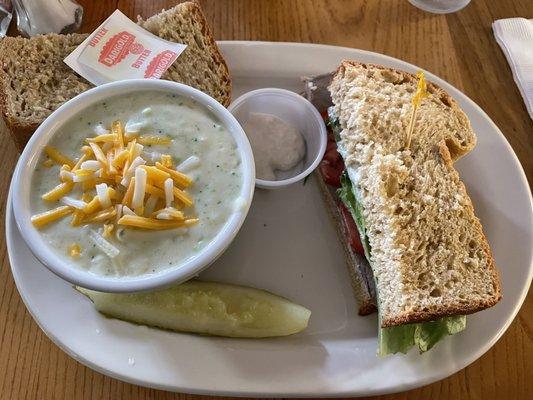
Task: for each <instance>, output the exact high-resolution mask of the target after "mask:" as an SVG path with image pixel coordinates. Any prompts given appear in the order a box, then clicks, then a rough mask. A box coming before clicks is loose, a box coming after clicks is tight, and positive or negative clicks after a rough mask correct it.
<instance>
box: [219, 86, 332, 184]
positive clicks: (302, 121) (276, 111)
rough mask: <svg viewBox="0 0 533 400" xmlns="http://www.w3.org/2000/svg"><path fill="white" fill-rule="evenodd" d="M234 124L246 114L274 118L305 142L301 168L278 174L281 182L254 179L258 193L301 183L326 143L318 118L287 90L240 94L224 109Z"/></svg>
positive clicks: (305, 104) (323, 130) (306, 102)
mask: <svg viewBox="0 0 533 400" xmlns="http://www.w3.org/2000/svg"><path fill="white" fill-rule="evenodd" d="M228 110H229V111H230V112H231V113H232V114H233V116H234V117H235V118H237V121H239V122H240V123H241V125H244V124H245V123H246V121H247V120H248V118H249V116H250V113H265V114H271V115H275V116H276V117H278V118H280V119H282V120H283V121H285V122H286V123H288V124H290V125H292V126H294V127H295V128H296V129H298V130H299V131H300V133H301V134H302V135H303V137H304V139H305V147H306V154H305V158H304V162H303V168H302V167H301V166H300V168H298V167H297V168H294V169H292V170H291V171H286V172H280V173H279V174H278V176H280V177H281V178H282V179H280V180H275V181H268V180H264V179H256V180H255V185H256V186H257V187H259V188H262V189H279V188H282V187H285V186H288V185H291V184H293V183H296V182H298V181H301V180H302V179H304V178H305V177H306V176H307V175H309V174H310V173H311V172H313V170H314V169H315V168H316V167H317V166H318V164H319V163H320V161H321V160H322V157H324V152H325V151H326V145H327V141H328V137H327V131H326V125H325V124H324V120H323V119H322V116H321V115H320V113H319V112H318V111H317V109H316V108H315V106H313V105H312V104H311V103H310V102H309V101H307V100H306V99H305V98H303V97H302V96H300V95H298V94H296V93H294V92H291V91H290V90H285V89H277V88H265V89H257V90H253V91H251V92H248V93H245V94H243V95H242V96H241V97H239V98H237V99H236V100H235V101H234V102H233V103H232V104H231V105H230V106H229V108H228Z"/></svg>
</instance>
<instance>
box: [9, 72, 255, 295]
mask: <svg viewBox="0 0 533 400" xmlns="http://www.w3.org/2000/svg"><path fill="white" fill-rule="evenodd" d="M154 90H155V91H162V92H170V93H173V94H177V95H180V96H183V97H186V98H190V99H193V100H195V101H196V102H197V103H198V104H200V105H203V106H205V107H206V108H207V109H208V110H209V111H210V112H211V113H212V114H213V115H214V117H215V118H217V119H218V120H219V121H220V122H221V123H222V124H223V125H224V126H225V127H226V128H227V129H228V131H229V132H230V133H231V135H232V136H233V138H234V140H235V142H236V144H237V151H238V153H239V155H240V157H241V162H242V170H243V183H242V189H241V193H240V196H241V197H242V198H243V199H244V200H245V201H246V206H245V207H242V209H241V210H240V211H237V212H235V213H234V214H232V215H231V216H230V218H229V219H228V221H227V222H226V224H225V225H224V226H223V228H222V229H221V231H220V232H219V233H218V234H217V235H216V236H215V237H214V238H213V240H212V241H211V243H209V244H208V245H207V246H206V247H205V248H204V249H202V250H201V251H200V252H199V253H198V255H197V256H195V257H194V258H192V259H190V260H188V261H186V262H184V263H182V264H181V265H179V266H176V267H173V268H169V269H168V270H165V271H162V272H160V273H158V274H152V275H141V276H137V277H121V278H114V277H105V276H99V275H96V274H94V273H91V272H88V271H84V270H81V269H78V268H75V267H72V266H71V265H69V263H68V262H66V260H65V259H63V258H61V257H59V256H58V255H57V254H56V252H55V251H54V250H53V249H51V248H50V245H49V244H47V243H46V242H45V241H44V240H43V237H42V235H41V234H40V233H39V231H38V230H37V229H36V228H35V227H34V226H33V225H32V223H31V221H30V218H31V206H30V191H31V186H32V185H31V182H32V175H33V172H34V170H35V167H36V164H37V162H38V161H39V158H40V156H41V153H42V151H43V148H44V146H45V145H46V144H47V143H48V142H49V141H50V140H51V139H52V137H53V136H54V135H55V134H56V132H57V131H58V130H59V128H60V127H61V126H62V125H63V124H65V123H66V122H67V120H69V119H70V118H71V117H72V116H73V115H75V114H78V113H80V112H83V110H84V109H86V108H87V107H89V106H90V105H92V104H94V103H96V102H99V101H102V100H105V99H107V98H109V97H112V96H116V95H124V94H127V93H133V92H139V91H154ZM254 179H255V167H254V160H253V155H252V149H251V148H250V143H249V142H248V139H247V137H246V135H245V133H244V131H243V130H242V128H241V126H240V125H239V123H238V122H237V120H236V119H235V118H234V117H233V116H232V115H231V113H230V112H229V111H228V110H226V109H225V108H224V107H223V106H222V105H221V104H220V103H218V102H217V101H216V100H215V99H213V98H212V97H210V96H208V95H207V94H205V93H202V92H200V91H199V90H196V89H194V88H192V87H189V86H186V85H182V84H179V83H175V82H170V81H165V80H148V79H135V80H125V81H119V82H113V83H109V84H106V85H102V86H98V87H96V88H94V89H91V90H89V91H87V92H85V93H82V94H80V95H79V96H76V97H75V98H73V99H72V100H69V101H68V102H66V103H65V104H63V105H62V106H61V107H59V108H58V109H57V110H56V111H55V112H53V113H52V114H51V115H50V116H49V117H48V118H47V119H46V120H45V121H44V122H43V123H42V124H41V126H40V127H39V128H38V129H37V131H36V132H35V133H34V134H33V136H32V138H31V139H30V141H29V143H28V144H27V145H26V148H25V149H24V151H23V153H22V155H21V156H20V159H19V161H18V164H17V167H16V169H15V173H14V176H13V187H14V188H16V190H14V191H13V210H14V213H15V219H16V222H17V225H18V227H19V230H20V232H21V234H22V237H23V238H24V240H25V241H26V243H27V244H28V246H29V247H30V249H31V251H32V252H33V254H34V255H35V256H36V257H37V258H38V259H39V260H40V261H41V262H42V263H43V264H44V265H45V266H46V267H48V269H50V270H51V271H52V272H54V273H55V274H56V275H58V276H60V277H62V278H63V279H65V280H67V281H69V282H72V283H74V284H76V285H79V286H82V287H86V288H89V289H94V290H100V291H106V292H134V291H143V290H150V289H155V288H159V287H164V286H167V285H170V284H172V283H180V282H183V281H185V280H187V279H190V278H192V277H193V276H195V275H197V274H198V273H199V272H200V271H202V270H203V269H205V268H207V267H208V266H209V265H210V264H211V263H212V262H213V261H215V260H216V259H217V258H218V257H219V256H220V255H221V254H222V253H223V252H224V250H225V249H226V248H227V247H228V246H229V245H230V243H231V242H232V240H233V239H234V237H235V235H236V234H237V232H238V231H239V229H240V227H241V226H242V224H243V222H244V219H245V218H246V215H247V213H248V209H249V207H250V204H251V202H252V197H253V192H254Z"/></svg>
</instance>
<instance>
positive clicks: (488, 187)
mask: <svg viewBox="0 0 533 400" xmlns="http://www.w3.org/2000/svg"><path fill="white" fill-rule="evenodd" d="M220 45H221V48H222V50H223V52H224V54H225V57H226V60H227V62H228V64H229V67H230V70H231V71H232V75H233V78H234V96H235V98H236V97H237V96H238V95H239V94H241V93H243V92H245V91H248V90H251V89H257V88H259V87H268V86H271V87H272V86H273V87H282V88H286V89H291V90H295V91H299V90H300V89H301V87H302V85H301V83H300V80H299V78H300V76H302V75H313V74H319V73H323V72H326V71H330V70H332V69H333V68H335V67H336V66H337V65H338V64H339V62H340V61H341V60H342V59H343V58H351V59H354V60H358V61H363V62H372V63H379V64H384V65H387V66H390V67H394V68H400V69H405V70H407V71H416V70H417V68H416V67H415V66H413V65H410V64H407V63H405V62H403V61H399V60H396V59H393V58H390V57H386V56H383V55H380V54H375V53H369V52H365V51H361V50H354V49H347V48H339V47H331V46H319V45H304V44H291V43H260V42H221V43H220ZM427 77H428V79H429V80H431V81H434V82H436V83H437V84H439V85H440V86H442V87H443V88H444V89H445V90H447V91H448V92H449V93H450V94H451V95H452V96H453V97H454V98H455V99H457V101H458V102H459V104H460V105H461V106H462V108H463V109H464V110H465V112H466V113H467V115H468V116H469V117H470V120H471V121H472V125H473V127H474V130H475V131H476V133H477V135H478V145H477V147H476V148H475V149H474V150H473V151H472V152H471V154H469V155H468V156H466V157H465V158H464V159H462V160H461V161H460V162H459V163H458V165H457V167H458V169H459V170H460V173H461V176H462V178H463V180H464V182H465V184H466V186H467V188H468V191H469V193H470V195H471V197H472V200H473V202H474V204H475V208H476V213H477V215H478V216H479V217H480V218H481V220H482V222H483V226H484V229H485V232H486V234H487V237H488V240H489V242H490V244H491V246H492V250H493V252H494V256H495V258H496V263H497V265H498V266H499V270H500V273H501V279H502V285H503V295H504V297H503V300H502V301H501V302H500V303H498V304H497V305H496V306H495V307H493V308H492V309H490V310H487V311H483V312H480V313H478V314H476V315H473V316H470V317H468V328H467V330H466V331H465V332H463V333H461V334H458V335H456V336H454V337H452V338H448V339H447V340H445V341H444V342H442V343H440V344H439V345H438V346H437V347H436V348H434V349H433V350H431V351H430V352H429V353H426V354H423V355H419V354H418V353H417V352H416V351H412V352H410V353H409V354H408V355H407V356H400V355H398V356H391V357H386V358H378V357H377V356H376V345H377V342H376V332H377V328H376V318H375V316H370V317H359V316H357V312H356V305H355V302H354V300H353V297H352V292H351V289H350V284H349V281H348V274H347V272H346V271H345V266H344V258H343V255H342V250H341V246H340V244H339V243H338V241H337V238H336V235H335V232H334V230H333V227H332V224H331V223H330V220H329V217H328V215H327V214H326V211H325V207H324V206H323V203H322V199H321V197H320V194H319V192H318V189H317V187H316V185H315V182H314V180H313V179H309V181H308V182H307V184H306V185H302V184H296V185H293V186H291V187H289V188H287V189H282V190H279V191H261V190H257V192H256V195H255V198H254V202H253V204H252V208H251V210H250V214H249V215H248V218H247V220H246V222H245V224H244V226H243V228H242V229H241V231H240V233H239V235H238V237H237V239H236V240H235V242H234V243H233V245H232V246H231V247H230V248H229V249H228V251H227V252H226V253H225V254H224V255H223V256H222V257H221V258H220V259H219V261H217V262H216V264H214V265H213V266H212V267H211V268H210V269H209V270H208V271H206V272H205V273H203V274H202V277H203V278H206V279H216V280H221V281H227V282H234V283H240V284H246V285H252V286H256V287H259V288H263V289H267V290H270V291H272V292H274V293H277V294H280V295H282V296H286V297H289V298H291V299H293V300H294V301H296V302H298V303H300V304H303V305H305V306H306V307H308V308H310V309H311V310H312V312H313V314H312V317H311V322H310V325H309V328H308V329H307V330H306V331H305V332H304V333H302V334H299V335H295V336H292V337H288V338H280V339H267V340H239V339H223V338H209V337H201V336H195V335H188V334H176V333H170V332H165V331H161V330H157V329H151V328H147V327H139V326H135V325H132V324H129V323H126V322H122V321H118V320H113V319H107V318H105V317H103V316H102V315H100V314H99V313H97V312H96V311H95V310H94V308H93V306H92V305H91V303H90V301H89V300H88V299H86V298H84V297H83V296H81V295H80V294H78V293H77V292H75V291H74V290H73V289H72V288H71V287H70V286H69V284H67V283H66V282H64V281H62V280H61V279H59V278H57V277H56V276H54V275H53V274H52V273H51V272H49V271H48V270H47V269H46V268H44V267H43V266H42V265H41V264H39V262H38V261H37V260H36V259H35V258H34V257H33V256H32V254H31V253H30V251H29V249H28V247H27V246H26V245H25V243H24V242H23V241H22V239H21V237H20V234H19V232H18V231H17V228H16V226H15V223H14V220H13V215H12V210H11V203H10V202H8V210H7V219H6V234H7V246H8V251H9V259H10V261H11V266H12V271H13V276H14V278H15V282H16V284H17V287H18V290H19V292H20V294H21V296H22V298H23V300H24V302H25V304H26V306H27V307H28V309H29V311H30V312H31V314H32V315H33V317H34V319H35V320H36V321H37V323H38V324H39V325H40V327H41V328H42V329H43V331H44V332H45V333H46V334H47V335H48V336H49V337H50V338H51V339H52V340H53V341H54V342H55V343H56V344H57V345H58V346H60V347H61V348H62V349H63V350H64V351H66V352H67V353H68V354H70V355H71V356H72V357H74V358H75V359H77V360H79V361H80V362H82V363H83V364H85V365H87V366H89V367H91V368H93V369H95V370H97V371H99V372H102V373H104V374H106V375H109V376H112V377H114V378H117V379H122V380H124V381H128V382H131V383H135V384H139V385H144V386H150V387H154V388H161V389H165V390H171V391H178V392H189V393H203V394H212V395H213V394H216V395H239V396H268V397H274V396H276V397H278V396H279V397H288V396H352V395H373V394H380V393H389V392H396V391H402V390H407V389H411V388H414V387H418V386H422V385H426V384H428V383H431V382H433V381H436V380H439V379H442V378H445V377H447V376H449V375H451V374H453V373H454V372H456V371H458V370H460V369H461V368H464V367H465V366H467V365H468V364H470V363H471V362H473V361H474V360H476V359H477V358H478V357H480V356H481V355H482V354H483V353H484V352H486V351H487V350H488V349H489V348H490V347H491V346H492V345H493V344H494V343H495V342H496V340H498V338H499V337H500V336H501V335H502V334H503V333H504V332H505V330H506V329H507V327H508V326H509V324H510V323H511V321H512V320H513V318H514V316H515V315H516V313H517V312H518V309H519V308H520V305H521V304H522V302H523V300H524V298H525V295H526V293H527V290H528V288H529V285H530V283H531V277H532V272H533V265H532V248H533V246H532V242H533V232H532V227H533V212H532V200H531V194H530V190H529V187H528V184H527V181H526V178H525V175H524V172H523V170H522V168H521V166H520V164H519V162H518V160H517V158H516V156H515V154H514V153H513V151H512V149H511V147H510V146H509V144H508V143H507V141H506V140H505V138H504V136H503V135H502V133H501V132H500V131H499V130H498V128H497V127H496V126H495V125H494V123H493V122H492V121H491V120H490V119H489V118H488V117H487V115H486V114H485V113H484V112H483V111H482V110H481V109H480V108H479V107H478V106H477V105H476V104H474V103H473V102H472V101H471V100H470V99H468V98H467V97H466V96H465V95H464V94H462V93H461V92H459V91H458V90H457V89H455V88H453V87H452V86H450V85H449V84H447V83H446V82H444V81H442V80H441V79H439V78H437V77H435V76H433V75H431V74H427Z"/></svg>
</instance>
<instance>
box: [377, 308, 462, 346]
mask: <svg viewBox="0 0 533 400" xmlns="http://www.w3.org/2000/svg"><path fill="white" fill-rule="evenodd" d="M465 328H466V316H465V315H456V316H452V317H445V318H441V319H439V320H436V321H431V322H424V323H420V324H407V325H400V326H393V327H391V328H381V329H380V330H379V337H378V341H379V349H378V353H379V355H380V356H385V355H387V354H394V353H404V354H405V353H407V352H408V351H409V349H411V347H413V346H417V347H418V349H419V350H420V353H423V352H426V351H428V350H430V349H431V348H432V347H433V346H435V344H437V343H438V342H439V341H440V340H442V339H444V338H445V337H446V336H448V335H454V334H456V333H458V332H461V331H463V330H464V329H465Z"/></svg>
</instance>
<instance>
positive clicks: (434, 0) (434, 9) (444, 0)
mask: <svg viewBox="0 0 533 400" xmlns="http://www.w3.org/2000/svg"><path fill="white" fill-rule="evenodd" d="M409 3H411V4H412V5H413V6H415V7H418V8H420V9H421V10H424V11H427V12H430V13H434V14H449V13H453V12H456V11H459V10H461V9H463V8H465V7H466V6H467V5H468V3H470V0H409Z"/></svg>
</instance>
